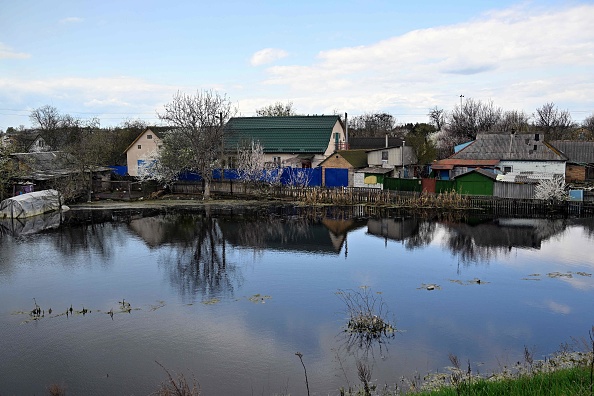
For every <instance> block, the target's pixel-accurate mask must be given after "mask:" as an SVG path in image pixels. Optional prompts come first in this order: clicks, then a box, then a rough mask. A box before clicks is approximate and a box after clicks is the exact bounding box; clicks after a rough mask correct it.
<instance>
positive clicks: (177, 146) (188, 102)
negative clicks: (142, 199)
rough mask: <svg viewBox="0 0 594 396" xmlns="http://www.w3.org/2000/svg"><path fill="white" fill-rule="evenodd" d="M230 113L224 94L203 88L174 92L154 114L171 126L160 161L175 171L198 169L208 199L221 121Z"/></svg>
mask: <svg viewBox="0 0 594 396" xmlns="http://www.w3.org/2000/svg"><path fill="white" fill-rule="evenodd" d="M232 112H234V110H233V109H232V108H231V101H230V100H229V99H228V98H227V96H226V95H221V94H219V93H218V92H215V91H212V90H207V91H197V92H196V94H194V95H188V94H184V93H181V92H177V93H176V94H175V95H174V97H173V100H172V101H171V102H170V103H167V104H166V105H165V111H164V112H163V113H159V114H158V117H159V119H161V120H163V121H165V122H166V123H167V124H169V126H171V127H172V131H171V132H170V133H169V135H168V136H167V137H166V138H165V139H164V141H163V150H162V152H161V156H160V161H162V162H164V164H163V165H164V166H167V167H168V168H169V169H176V170H177V171H178V172H182V171H193V172H198V173H199V174H200V175H201V176H202V178H203V180H204V199H209V198H210V184H211V182H212V177H213V176H212V172H213V170H215V169H217V168H218V167H219V166H220V162H221V159H222V158H221V156H222V151H223V150H222V149H223V147H222V144H223V128H224V124H225V122H226V121H227V120H228V119H229V118H230V117H231V115H232Z"/></svg>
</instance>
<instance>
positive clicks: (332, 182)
mask: <svg viewBox="0 0 594 396" xmlns="http://www.w3.org/2000/svg"><path fill="white" fill-rule="evenodd" d="M319 166H320V167H321V168H322V185H323V186H326V187H348V186H351V187H352V186H354V175H355V171H356V170H357V169H361V168H365V167H366V166H367V150H340V151H337V152H335V153H334V154H332V155H330V156H329V157H328V158H326V159H325V160H324V161H322V162H321V163H320V165H319ZM326 181H328V183H326Z"/></svg>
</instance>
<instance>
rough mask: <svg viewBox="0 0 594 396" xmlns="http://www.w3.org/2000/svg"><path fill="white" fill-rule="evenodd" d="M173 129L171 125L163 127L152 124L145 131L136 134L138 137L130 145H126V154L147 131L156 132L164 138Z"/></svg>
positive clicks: (159, 136) (160, 137)
mask: <svg viewBox="0 0 594 396" xmlns="http://www.w3.org/2000/svg"><path fill="white" fill-rule="evenodd" d="M170 130H171V127H162V126H151V127H147V128H146V129H145V130H144V131H142V132H140V133H139V134H138V136H136V139H134V141H133V142H132V143H130V144H129V145H128V147H126V150H124V154H125V153H127V152H128V150H130V147H132V146H134V145H135V144H136V142H137V141H138V139H140V138H141V137H142V135H144V134H145V133H147V132H152V133H154V134H155V135H156V136H157V137H158V138H159V139H161V140H163V137H164V136H165V135H166V134H167V132H169V131H170Z"/></svg>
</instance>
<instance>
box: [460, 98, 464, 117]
mask: <svg viewBox="0 0 594 396" xmlns="http://www.w3.org/2000/svg"><path fill="white" fill-rule="evenodd" d="M463 97H464V95H460V113H462V98H463Z"/></svg>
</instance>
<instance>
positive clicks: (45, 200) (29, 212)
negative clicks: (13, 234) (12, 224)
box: [0, 190, 62, 218]
mask: <svg viewBox="0 0 594 396" xmlns="http://www.w3.org/2000/svg"><path fill="white" fill-rule="evenodd" d="M61 203H62V197H61V196H60V193H59V192H58V191H56V190H42V191H35V192H32V193H28V194H22V195H17V196H16V197H12V198H8V199H5V200H4V201H2V202H1V203H0V218H25V217H31V216H36V215H38V214H42V213H47V212H52V211H54V210H59V209H60V206H61Z"/></svg>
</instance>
